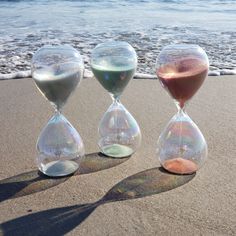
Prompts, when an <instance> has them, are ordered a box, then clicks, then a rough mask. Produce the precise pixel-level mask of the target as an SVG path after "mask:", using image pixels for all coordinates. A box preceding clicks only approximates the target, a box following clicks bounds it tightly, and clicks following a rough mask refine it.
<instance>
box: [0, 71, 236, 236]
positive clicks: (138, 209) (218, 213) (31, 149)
mask: <svg viewBox="0 0 236 236" xmlns="http://www.w3.org/2000/svg"><path fill="white" fill-rule="evenodd" d="M235 91H236V77H235V76H221V77H218V78H217V77H208V78H207V79H206V80H205V82H204V84H203V86H202V87H201V88H200V91H199V92H198V93H197V94H196V95H195V96H194V97H193V99H192V101H191V102H190V103H189V105H188V107H187V113H188V114H189V116H190V117H191V118H192V119H193V120H194V121H195V123H196V124H197V125H198V126H199V128H200V129H201V131H202V133H203V135H204V136H205V138H206V140H207V142H208V148H209V150H208V151H209V154H208V160H207V162H206V163H205V165H204V166H203V167H202V169H200V171H198V172H197V174H196V175H194V174H192V175H182V176H181V175H174V174H170V173H166V172H165V171H164V170H163V169H161V168H160V164H159V162H158V159H157V158H156V157H155V150H156V143H157V139H158V136H159V134H160V133H161V131H162V130H163V128H164V127H165V125H166V124H167V123H168V121H169V120H170V118H171V117H172V116H173V115H174V113H175V112H176V108H175V106H174V103H173V101H171V99H170V97H169V96H168V95H167V93H166V92H165V91H164V89H163V88H161V86H160V84H159V82H158V81H157V80H145V79H142V80H133V81H131V83H130V84H129V85H128V87H127V88H126V90H125V91H124V94H123V95H122V97H121V101H122V103H123V104H124V105H125V107H126V108H127V109H128V110H129V111H130V112H131V114H132V115H133V116H134V117H135V119H136V120H137V122H138V123H139V125H140V129H141V132H142V144H141V147H140V149H139V150H138V151H137V152H136V153H135V154H134V155H132V156H131V157H130V158H122V159H112V158H108V157H104V156H102V155H100V154H99V153H98V152H99V149H98V146H97V144H96V142H97V140H98V134H97V126H98V123H99V120H100V119H101V117H102V115H103V113H104V112H105V111H106V109H107V108H108V106H109V105H110V104H111V99H110V97H109V95H108V94H107V92H106V91H105V90H104V89H103V88H102V87H101V85H100V84H99V83H98V82H97V81H96V80H95V79H91V78H89V79H86V80H84V81H82V82H81V84H80V87H79V88H78V89H76V91H75V93H74V94H73V95H72V96H71V98H70V99H69V100H68V102H67V104H66V106H65V108H64V115H65V116H66V117H67V119H68V120H69V121H70V122H71V124H72V125H74V127H75V128H76V129H77V130H78V131H79V133H80V135H81V137H82V139H83V141H84V144H85V149H86V154H87V155H86V157H85V158H84V160H83V162H82V163H81V167H80V170H79V173H77V174H76V175H75V176H72V177H68V178H59V179H50V178H46V177H43V176H41V175H39V174H38V172H37V169H36V164H35V156H36V150H35V143H36V140H37V137H38V135H39V132H40V130H41V129H42V128H43V127H44V125H45V124H46V123H47V121H48V120H49V118H50V117H51V115H52V114H53V109H52V107H51V106H50V104H49V102H47V101H46V100H45V99H44V98H43V97H42V95H41V94H40V92H39V91H38V90H37V88H36V86H35V85H34V83H33V81H32V79H20V80H8V81H0V99H1V106H0V114H1V115H0V130H1V132H0V140H1V147H0V212H1V214H0V222H1V225H0V235H63V234H66V233H68V235H76V236H78V235H112V236H113V235H131V236H132V235H235V234H236V212H235V209H236V198H235V196H236V188H235V186H236V172H235V166H236V157H235V156H236V147H235V143H236V135H235V134H236V124H235V117H236V106H235V99H236V95H235Z"/></svg>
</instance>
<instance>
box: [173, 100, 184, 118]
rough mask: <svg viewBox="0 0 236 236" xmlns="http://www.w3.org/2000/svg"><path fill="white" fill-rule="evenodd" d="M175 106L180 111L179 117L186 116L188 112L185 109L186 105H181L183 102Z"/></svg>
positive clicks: (176, 103)
mask: <svg viewBox="0 0 236 236" xmlns="http://www.w3.org/2000/svg"><path fill="white" fill-rule="evenodd" d="M175 105H176V107H177V109H178V113H177V114H178V115H182V116H183V115H186V110H185V108H186V103H181V102H177V101H176V102H175Z"/></svg>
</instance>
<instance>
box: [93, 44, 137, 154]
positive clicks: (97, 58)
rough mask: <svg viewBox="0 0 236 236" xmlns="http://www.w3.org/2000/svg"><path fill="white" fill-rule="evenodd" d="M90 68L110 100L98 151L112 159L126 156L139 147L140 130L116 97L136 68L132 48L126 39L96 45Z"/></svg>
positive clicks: (102, 122) (101, 129)
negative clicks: (110, 103) (124, 40)
mask: <svg viewBox="0 0 236 236" xmlns="http://www.w3.org/2000/svg"><path fill="white" fill-rule="evenodd" d="M91 67H92V71H93V74H94V75H95V77H96V78H97V80H98V81H99V82H100V84H101V85H102V86H103V87H104V88H105V89H106V90H107V91H108V93H109V94H110V95H111V97H112V100H113V103H112V105H111V106H110V107H109V108H108V110H107V112H106V113H105V114H104V116H103V118H102V119H101V121H100V124H99V129H98V132H99V136H100V139H99V142H98V145H99V147H100V149H101V152H102V153H103V154H105V155H107V156H110V157H116V158H121V157H126V156H130V155H131V154H133V153H134V152H135V151H136V150H137V148H138V147H139V146H140V143H141V133H140V129H139V126H138V124H137V122H136V121H135V119H134V118H133V116H132V115H131V114H130V113H129V112H128V111H127V109H126V108H125V107H124V106H123V105H122V104H121V102H120V96H121V94H122V92H123V91H124V89H125V87H126V86H127V84H128V83H129V81H130V80H131V78H132V77H133V75H134V73H135V70H136V67H137V55H136V53H135V50H134V49H133V47H132V46H131V45H129V44H128V43H126V42H120V41H110V42H106V43H102V44H99V45H97V46H96V47H95V49H94V50H93V51H92V59H91Z"/></svg>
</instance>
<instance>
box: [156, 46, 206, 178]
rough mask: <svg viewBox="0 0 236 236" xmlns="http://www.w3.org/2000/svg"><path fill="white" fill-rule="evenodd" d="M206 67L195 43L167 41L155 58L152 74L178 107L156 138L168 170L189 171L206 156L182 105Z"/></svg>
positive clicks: (199, 84) (160, 154)
mask: <svg viewBox="0 0 236 236" xmlns="http://www.w3.org/2000/svg"><path fill="white" fill-rule="evenodd" d="M208 67H209V62H208V58H207V55H206V53H205V52H204V50H203V49H202V48H201V47H199V46H198V45H190V44H176V45H169V46H167V47H165V48H164V49H163V50H162V51H161V53H160V54H159V56H158V58H157V62H156V74H157V76H158V78H159V81H160V82H161V84H162V86H163V87H164V88H165V89H166V90H167V91H168V93H169V94H170V96H171V97H172V98H173V99H174V102H175V104H176V106H177V109H178V112H177V114H176V115H175V116H174V117H173V118H172V119H171V120H170V122H169V123H168V125H167V126H166V128H165V129H164V131H163V132H162V133H161V135H160V137H159V139H158V148H157V155H158V157H159V160H160V163H161V165H162V167H163V168H164V169H166V170H167V171H169V172H172V173H177V174H191V173H193V172H195V171H197V170H198V169H199V168H200V167H201V166H202V165H203V163H204V161H205V159H206V158H207V144H206V141H205V139H204V137H203V135H202V133H201V131H200V130H199V128H198V127H197V125H196V124H195V123H194V122H193V121H192V120H191V119H190V117H189V116H188V115H187V113H186V111H185V107H186V103H187V102H188V101H189V100H190V99H191V98H192V97H193V96H194V94H195V93H196V92H197V90H198V89H199V88H200V87H201V85H202V83H203V81H204V79H205V78H206V76H207V73H208Z"/></svg>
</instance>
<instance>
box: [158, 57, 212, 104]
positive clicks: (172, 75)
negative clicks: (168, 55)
mask: <svg viewBox="0 0 236 236" xmlns="http://www.w3.org/2000/svg"><path fill="white" fill-rule="evenodd" d="M207 72H208V65H207V64H206V63H204V62H202V61H201V60H200V59H198V58H191V57H189V58H183V59H180V60H178V61H175V62H174V63H173V64H165V65H163V66H160V67H159V68H158V69H157V71H156V73H157V76H158V78H159V79H160V80H161V82H162V84H163V85H164V87H165V88H166V89H167V90H168V91H169V93H170V94H171V96H172V97H173V98H174V99H175V100H177V101H178V102H179V103H180V106H181V107H183V106H184V103H185V102H186V101H187V100H189V99H190V98H191V97H192V96H193V95H194V94H195V93H196V92H197V90H198V89H199V88H200V86H201V85H202V83H203V81H204V79H205V77H206V75H207Z"/></svg>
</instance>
